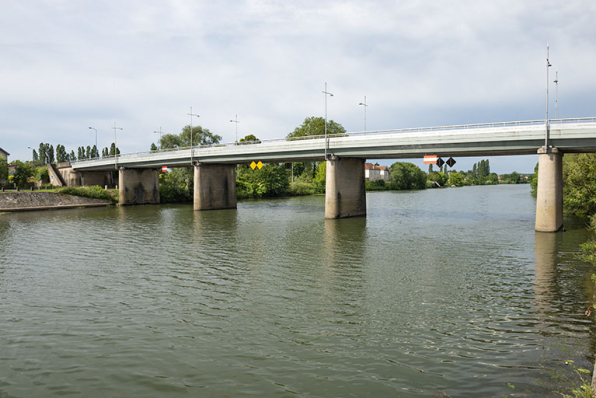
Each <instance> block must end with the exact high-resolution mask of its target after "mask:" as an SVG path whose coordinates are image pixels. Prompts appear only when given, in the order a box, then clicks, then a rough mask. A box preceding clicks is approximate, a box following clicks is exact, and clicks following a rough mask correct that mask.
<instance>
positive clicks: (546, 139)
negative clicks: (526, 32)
mask: <svg viewBox="0 0 596 398" xmlns="http://www.w3.org/2000/svg"><path fill="white" fill-rule="evenodd" d="M548 49H549V48H548V44H547V45H546V121H545V124H546V125H545V127H546V135H545V136H544V150H548V135H549V130H550V126H549V125H548V84H549V80H548V68H550V67H551V66H552V65H551V64H550V61H549V60H548Z"/></svg>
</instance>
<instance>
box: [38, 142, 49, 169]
mask: <svg viewBox="0 0 596 398" xmlns="http://www.w3.org/2000/svg"><path fill="white" fill-rule="evenodd" d="M39 163H41V164H46V163H48V156H47V153H46V144H44V143H43V142H40V143H39Z"/></svg>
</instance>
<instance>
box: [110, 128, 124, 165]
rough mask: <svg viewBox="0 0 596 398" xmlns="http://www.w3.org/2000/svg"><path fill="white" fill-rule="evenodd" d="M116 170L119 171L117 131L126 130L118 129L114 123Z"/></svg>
mask: <svg viewBox="0 0 596 398" xmlns="http://www.w3.org/2000/svg"><path fill="white" fill-rule="evenodd" d="M112 128H113V129H114V169H116V170H118V144H116V130H124V129H123V128H122V127H116V122H114V127H112Z"/></svg>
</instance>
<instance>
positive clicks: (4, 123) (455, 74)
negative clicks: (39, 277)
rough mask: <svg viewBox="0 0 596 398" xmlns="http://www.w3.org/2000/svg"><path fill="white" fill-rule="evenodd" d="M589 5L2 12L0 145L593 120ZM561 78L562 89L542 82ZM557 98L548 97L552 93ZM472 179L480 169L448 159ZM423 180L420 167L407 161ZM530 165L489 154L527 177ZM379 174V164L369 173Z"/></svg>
mask: <svg viewBox="0 0 596 398" xmlns="http://www.w3.org/2000/svg"><path fill="white" fill-rule="evenodd" d="M595 20H596V1H594V0H569V1H565V2H562V1H558V0H493V1H478V0H445V1H443V0H434V1H422V0H392V1H384V0H379V1H374V0H373V1H362V0H359V1H349V0H348V1H326V0H312V1H311V0H297V1H289V0H286V1H281V0H279V1H267V0H246V1H242V0H234V1H233V0H218V1H203V0H170V1H166V0H164V1H155V0H142V1H141V0H119V1H115V0H114V1H111V0H94V1H93V2H91V1H74V0H70V1H69V0H52V1H45V0H28V1H11V0H0V54H1V56H0V147H1V148H3V149H5V150H6V151H8V152H9V153H10V154H11V156H10V158H9V159H10V160H16V159H20V160H29V159H31V150H30V149H28V147H32V148H38V147H39V144H40V142H47V143H50V144H52V145H54V147H55V146H56V145H57V144H62V145H65V146H66V149H67V151H68V152H70V150H74V151H75V152H77V148H78V147H79V146H87V145H91V146H93V145H94V143H95V131H94V130H90V129H89V127H94V128H96V129H97V141H98V146H99V148H100V150H101V148H103V147H107V146H109V145H110V144H111V143H112V142H113V141H114V129H112V127H114V125H116V126H117V127H121V128H122V130H117V131H116V133H117V137H116V140H117V144H118V147H119V148H120V150H121V151H122V152H123V153H130V152H142V151H147V150H149V148H150V145H151V143H152V142H157V141H158V139H159V134H156V133H155V131H159V130H160V129H161V131H163V132H165V133H176V134H177V133H179V132H180V131H181V129H182V127H184V126H185V125H188V124H189V123H190V116H188V113H190V108H191V107H192V111H193V113H196V114H198V115H200V116H199V117H195V118H194V120H193V125H197V124H198V125H201V126H203V127H205V128H208V129H209V130H210V131H212V132H214V133H216V134H219V135H221V136H222V137H223V140H222V141H223V142H233V141H234V140H235V134H236V132H235V128H236V124H235V123H232V122H230V120H231V119H235V118H236V115H237V118H238V121H239V123H238V125H237V126H238V136H239V138H241V137H244V136H245V135H248V134H254V135H255V136H257V137H258V138H260V139H269V138H271V139H273V138H282V137H285V136H286V135H287V134H288V133H290V132H292V131H293V130H294V129H295V128H296V127H297V126H299V125H300V124H301V123H302V122H303V121H304V119H305V118H306V117H309V116H324V112H325V98H324V97H325V95H324V94H323V93H322V91H323V90H324V88H325V82H327V84H328V91H329V92H331V93H333V94H334V96H333V97H330V98H328V102H327V109H328V110H327V112H328V117H329V119H332V120H334V121H336V122H338V123H341V124H342V125H343V126H344V127H345V128H346V130H347V131H362V130H363V129H364V107H363V106H359V105H358V104H359V103H361V102H363V101H364V96H366V101H367V104H368V107H367V109H366V128H367V130H385V129H396V128H405V127H426V126H439V125H455V124H470V123H484V122H505V121H517V120H538V119H544V118H545V112H546V89H547V78H546V46H547V43H548V44H549V45H550V56H549V59H550V62H551V64H552V67H551V68H550V70H549V73H550V77H549V89H550V96H549V112H550V116H551V117H554V116H555V101H556V102H557V116H558V117H559V118H575V117H592V116H596V96H595V93H596V66H595V65H596V23H594V21H595ZM556 71H558V77H559V79H558V80H559V84H558V86H556V85H555V83H553V80H555V72H556ZM557 91H558V94H556V92H557ZM456 160H457V162H458V163H457V164H456V165H455V167H454V168H455V169H458V170H469V169H471V168H472V164H473V163H475V162H477V161H479V160H480V158H456ZM413 162H414V163H415V164H418V165H419V166H421V167H425V168H426V166H423V165H422V160H421V159H415V160H413ZM536 162H537V155H528V156H506V157H491V158H490V164H491V171H494V172H497V173H510V172H512V171H517V172H520V173H530V172H532V171H533V169H534V166H535V164H536ZM379 163H381V164H388V165H390V164H391V163H392V161H391V160H380V161H379Z"/></svg>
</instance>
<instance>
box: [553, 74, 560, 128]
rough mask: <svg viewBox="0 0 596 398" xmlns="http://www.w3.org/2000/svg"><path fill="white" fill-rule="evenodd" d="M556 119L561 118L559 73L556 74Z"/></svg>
mask: <svg viewBox="0 0 596 398" xmlns="http://www.w3.org/2000/svg"><path fill="white" fill-rule="evenodd" d="M553 83H555V87H556V89H555V119H558V118H559V71H556V72H555V81H554V82H553Z"/></svg>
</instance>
